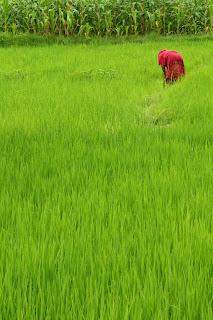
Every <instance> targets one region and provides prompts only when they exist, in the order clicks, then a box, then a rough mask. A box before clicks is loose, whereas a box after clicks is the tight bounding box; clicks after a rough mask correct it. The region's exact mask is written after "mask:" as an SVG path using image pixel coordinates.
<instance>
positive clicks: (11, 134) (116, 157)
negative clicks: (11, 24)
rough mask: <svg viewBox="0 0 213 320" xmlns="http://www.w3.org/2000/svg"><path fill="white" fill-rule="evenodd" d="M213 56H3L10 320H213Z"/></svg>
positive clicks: (0, 228) (144, 52) (4, 231)
mask: <svg viewBox="0 0 213 320" xmlns="http://www.w3.org/2000/svg"><path fill="white" fill-rule="evenodd" d="M165 48H166V49H175V50H178V51H180V52H181V53H182V54H183V56H184V60H185V65H186V71H187V76H186V77H185V79H183V80H182V81H180V82H179V83H176V84H175V85H173V86H170V87H166V88H163V78H162V76H163V75H162V71H161V69H160V68H159V66H158V65H157V53H158V51H159V50H160V49H165ZM212 51H213V42H212V40H211V39H205V38H173V39H168V40H167V39H165V38H159V39H158V40H157V39H149V38H148V37H147V38H146V39H144V40H143V39H141V41H137V42H134V41H133V42H128V41H126V42H119V41H118V42H117V43H116V42H111V41H107V40H104V39H103V40H99V41H96V40H95V39H94V40H92V41H90V42H89V43H78V44H72V43H66V44H65V45H62V44H60V45H59V44H52V45H38V46H30V45H28V46H27V45H22V46H19V45H18V44H16V45H13V46H7V47H1V48H0V61H1V70H0V97H1V100H0V136H1V139H0V150H1V158H0V212H1V219H0V248H1V250H0V260H1V264H0V284H1V285H0V319H21V320H23V319H51V320H52V319H88V320H90V319H91V320H92V319H113V320H114V319H122V320H123V319H134V320H137V319H138V320H139V319H152V320H154V319H181V320H184V319H193V320H194V319H205V320H207V319H209V320H210V319H212V316H213V314H212V286H213V281H212V279H213V278H212V254H213V252H212V222H213V221H212V213H213V210H212V204H213V203H212V199H213V197H212V194H213V130H212V123H213V91H212V88H213V78H212V74H213V60H212Z"/></svg>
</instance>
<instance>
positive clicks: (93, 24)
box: [0, 0, 213, 36]
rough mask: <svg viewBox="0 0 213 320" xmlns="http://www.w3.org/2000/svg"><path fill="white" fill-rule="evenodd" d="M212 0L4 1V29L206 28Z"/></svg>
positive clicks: (121, 31)
mask: <svg viewBox="0 0 213 320" xmlns="http://www.w3.org/2000/svg"><path fill="white" fill-rule="evenodd" d="M212 3H213V2H212V0H199V1H198V0H153V1H148V0H140V1H139V0H116V1H115V0H0V31H6V32H13V33H17V32H33V33H40V34H48V33H51V34H62V35H66V36H69V35H73V34H80V35H86V36H89V35H100V36H103V35H129V34H134V35H137V34H144V33H146V32H151V31H155V32H157V33H159V34H171V33H178V34H182V33H194V34H196V33H200V32H209V31H211V30H212V24H213V23H212V20H213V18H212Z"/></svg>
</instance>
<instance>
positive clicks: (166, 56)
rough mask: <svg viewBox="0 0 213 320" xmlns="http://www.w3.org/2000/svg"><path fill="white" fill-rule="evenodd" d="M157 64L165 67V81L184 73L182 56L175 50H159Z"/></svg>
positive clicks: (177, 77)
mask: <svg viewBox="0 0 213 320" xmlns="http://www.w3.org/2000/svg"><path fill="white" fill-rule="evenodd" d="M158 64H159V65H161V66H162V67H163V68H165V78H166V81H167V82H169V81H175V80H178V79H179V78H181V77H182V76H184V75H185V68H184V62H183V57H182V56H181V54H180V53H178V52H177V51H172V50H161V51H160V52H159V54H158Z"/></svg>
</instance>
